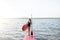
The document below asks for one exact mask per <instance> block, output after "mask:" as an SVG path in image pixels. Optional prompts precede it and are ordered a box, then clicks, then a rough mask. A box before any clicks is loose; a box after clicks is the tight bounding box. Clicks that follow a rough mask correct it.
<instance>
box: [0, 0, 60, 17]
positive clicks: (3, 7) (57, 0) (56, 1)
mask: <svg viewBox="0 0 60 40" xmlns="http://www.w3.org/2000/svg"><path fill="white" fill-rule="evenodd" d="M31 14H32V17H33V18H45V17H48V18H49V17H60V0H0V18H25V17H31Z"/></svg>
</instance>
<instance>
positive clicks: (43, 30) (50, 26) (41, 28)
mask: <svg viewBox="0 0 60 40" xmlns="http://www.w3.org/2000/svg"><path fill="white" fill-rule="evenodd" d="M27 20H28V19H0V40H23V37H24V35H25V34H26V32H23V31H22V30H21V28H22V26H23V24H25V23H26V22H27ZM32 21H33V28H34V29H33V30H34V33H35V36H36V39H37V40H60V19H33V20H32Z"/></svg>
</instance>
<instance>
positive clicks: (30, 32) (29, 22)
mask: <svg viewBox="0 0 60 40" xmlns="http://www.w3.org/2000/svg"><path fill="white" fill-rule="evenodd" d="M27 25H28V35H29V36H30V35H33V32H32V31H31V30H30V28H31V25H32V21H31V19H30V18H29V20H28V24H27Z"/></svg>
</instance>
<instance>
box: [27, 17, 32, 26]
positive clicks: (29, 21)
mask: <svg viewBox="0 0 60 40" xmlns="http://www.w3.org/2000/svg"><path fill="white" fill-rule="evenodd" d="M31 24H32V22H31V19H30V18H29V20H28V26H29V27H30V26H31Z"/></svg>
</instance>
